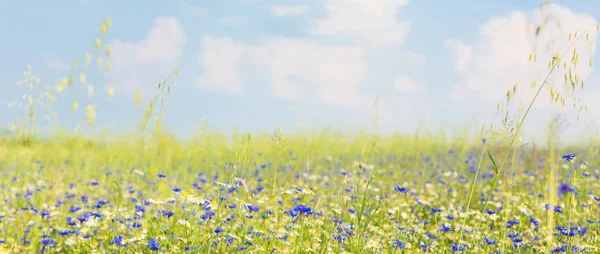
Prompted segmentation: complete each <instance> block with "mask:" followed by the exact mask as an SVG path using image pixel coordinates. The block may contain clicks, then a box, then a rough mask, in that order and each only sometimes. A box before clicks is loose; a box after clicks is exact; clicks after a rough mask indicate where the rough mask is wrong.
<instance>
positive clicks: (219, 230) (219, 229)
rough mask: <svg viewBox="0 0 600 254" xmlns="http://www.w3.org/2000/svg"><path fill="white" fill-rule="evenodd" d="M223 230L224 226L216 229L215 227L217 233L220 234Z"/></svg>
mask: <svg viewBox="0 0 600 254" xmlns="http://www.w3.org/2000/svg"><path fill="white" fill-rule="evenodd" d="M221 232H223V229H222V228H216V229H215V233H217V234H218V233H221Z"/></svg>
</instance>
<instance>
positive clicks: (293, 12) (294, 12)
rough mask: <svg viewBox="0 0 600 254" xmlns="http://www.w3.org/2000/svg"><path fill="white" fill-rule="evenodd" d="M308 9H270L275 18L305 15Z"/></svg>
mask: <svg viewBox="0 0 600 254" xmlns="http://www.w3.org/2000/svg"><path fill="white" fill-rule="evenodd" d="M309 9H310V7H309V6H308V5H287V6H286V5H275V6H272V7H271V12H273V14H274V15H275V16H277V17H285V16H298V15H302V14H304V13H306V12H307V11H308V10H309Z"/></svg>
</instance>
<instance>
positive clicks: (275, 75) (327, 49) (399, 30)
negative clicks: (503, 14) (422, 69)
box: [197, 0, 425, 108]
mask: <svg viewBox="0 0 600 254" xmlns="http://www.w3.org/2000/svg"><path fill="white" fill-rule="evenodd" d="M406 3H407V1H396V0H394V1H392V0H385V1H382V0H374V1H368V2H367V1H357V0H352V1H340V0H326V1H325V7H326V9H327V11H328V15H327V16H326V17H325V18H324V19H322V20H315V22H312V23H311V24H313V25H314V26H313V27H311V28H310V29H309V32H312V33H314V34H317V35H318V36H317V37H318V38H313V39H309V38H293V39H291V38H282V37H267V38H263V39H262V40H260V41H259V42H258V43H255V44H245V43H238V42H234V41H233V40H231V39H229V38H217V37H211V36H205V38H204V43H203V47H202V52H203V53H202V55H201V57H200V63H201V65H202V67H203V71H204V73H203V74H202V76H201V77H200V78H199V79H198V80H197V84H198V86H199V87H201V88H204V89H211V90H221V91H226V92H231V93H241V92H243V91H244V90H245V89H244V86H245V85H247V84H248V83H249V82H248V81H249V79H250V77H259V78H262V79H266V80H267V83H268V85H269V87H270V93H271V95H273V96H275V97H278V98H281V99H284V100H289V101H308V102H318V103H321V104H326V105H333V106H340V107H354V108H356V107H363V106H364V105H363V104H364V103H363V101H364V99H365V98H371V97H373V95H370V94H369V91H368V86H366V84H365V83H366V80H367V71H368V69H369V68H376V66H369V64H368V63H369V62H370V61H369V60H370V58H372V57H373V56H374V55H377V54H381V52H383V51H384V48H382V47H379V46H395V47H397V46H401V44H402V43H403V42H404V40H405V37H406V33H407V32H408V30H409V29H410V23H409V22H398V21H397V20H396V17H395V16H396V10H397V9H398V8H400V7H402V6H404V5H405V4H406ZM307 10H308V7H302V6H295V7H294V8H292V7H290V6H286V7H281V8H279V9H278V8H277V7H274V8H273V9H272V11H273V12H274V13H275V15H278V16H285V15H292V14H294V15H296V14H300V13H303V12H305V11H307ZM322 39H324V40H325V41H330V39H334V41H337V42H339V43H331V42H328V43H325V42H322ZM385 49H388V48H387V47H386V48H385ZM400 52H401V51H400ZM398 55H401V56H402V57H401V59H398V58H395V59H392V60H390V61H386V63H385V64H390V65H395V64H398V63H399V62H411V64H415V63H416V64H424V63H425V59H424V57H423V56H422V55H420V54H416V53H413V52H401V53H399V54H398ZM393 86H394V83H393V79H392V80H390V81H389V84H388V89H393ZM246 89H248V90H249V88H246Z"/></svg>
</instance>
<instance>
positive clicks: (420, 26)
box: [0, 0, 600, 136]
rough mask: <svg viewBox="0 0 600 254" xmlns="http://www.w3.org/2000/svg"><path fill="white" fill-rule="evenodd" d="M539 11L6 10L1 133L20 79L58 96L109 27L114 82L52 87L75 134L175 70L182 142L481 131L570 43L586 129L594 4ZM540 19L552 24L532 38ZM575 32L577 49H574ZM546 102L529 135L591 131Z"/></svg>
mask: <svg viewBox="0 0 600 254" xmlns="http://www.w3.org/2000/svg"><path fill="white" fill-rule="evenodd" d="M542 2H543V1H522V0H506V1H475V0H462V1H434V0H419V1H417V0H368V1H365V0H320V1H316V0H302V1H301V0H297V1H295V0H286V1H281V0H278V1H275V0H220V1H204V0H201V1H191V0H186V1H184V0H172V1H137V0H135V1H116V0H108V1H98V0H59V1H16V0H14V1H10V0H0V33H1V34H2V35H3V39H2V40H0V56H2V57H0V66H1V68H0V85H1V86H2V92H0V106H2V107H4V109H2V110H0V126H3V127H7V128H8V126H11V124H12V123H13V122H15V121H17V120H19V119H22V118H23V117H24V114H23V111H20V110H19V109H18V106H15V104H14V101H17V102H18V101H20V100H21V98H22V95H23V94H24V93H26V92H27V89H26V87H24V86H18V85H17V82H18V81H19V80H22V79H23V78H24V72H25V71H26V70H27V68H28V66H31V68H32V69H31V70H32V73H33V74H34V75H35V76H37V77H39V78H40V84H39V85H37V87H38V88H36V89H38V90H36V91H42V89H43V88H44V87H46V86H48V87H50V88H51V89H54V90H56V87H57V83H56V82H57V80H60V79H61V78H62V77H64V76H66V75H69V73H71V72H72V68H71V66H72V64H71V63H72V62H73V61H74V60H75V59H79V60H80V61H83V59H84V56H85V54H86V53H87V52H89V51H90V50H92V49H93V48H94V41H95V39H96V37H97V36H98V35H99V27H100V24H101V23H102V22H104V20H105V18H106V17H108V16H110V17H111V19H112V24H111V27H110V29H109V31H108V33H107V34H106V36H105V37H103V38H102V41H101V43H102V44H105V43H106V44H108V45H110V48H111V56H110V61H111V62H112V67H111V69H110V71H108V72H106V71H103V70H102V68H101V67H95V64H94V63H95V62H96V59H95V58H94V59H93V60H92V64H91V65H90V67H89V68H90V69H89V71H87V72H86V73H87V79H86V81H85V84H83V85H80V84H78V83H77V82H76V84H75V86H74V88H69V89H67V90H65V91H63V92H61V93H58V92H56V91H54V92H53V93H54V95H55V97H56V99H55V101H54V103H53V104H52V105H51V106H50V109H51V110H52V111H53V112H55V113H56V115H57V117H58V121H59V122H60V123H61V124H62V125H63V126H65V127H67V128H69V129H73V128H75V127H76V126H77V124H78V122H80V120H82V119H84V118H85V108H86V106H87V105H88V104H90V105H93V106H94V108H95V110H96V113H97V119H96V125H97V126H99V127H105V128H110V129H113V130H114V131H115V132H121V131H128V130H135V128H136V126H137V125H138V123H139V122H140V120H141V118H142V115H143V107H142V108H139V107H136V106H135V105H134V100H135V98H136V94H137V92H136V91H142V94H143V96H142V99H143V104H144V105H145V104H147V103H149V101H150V99H151V97H152V95H153V93H155V90H153V87H154V85H155V84H156V83H157V82H160V81H162V80H164V79H165V78H166V77H167V76H169V75H170V74H172V73H173V72H174V71H175V69H179V75H178V78H177V86H176V87H173V88H172V90H171V94H170V96H171V100H172V103H170V104H166V105H165V116H164V118H163V119H164V122H165V124H166V126H167V127H168V129H169V130H171V131H172V132H174V133H176V134H178V135H181V136H186V135H189V134H191V133H194V132H195V131H197V129H198V128H199V127H200V126H201V125H202V124H206V125H208V126H210V127H211V128H214V129H216V130H219V131H222V132H231V131H234V130H240V131H251V132H263V131H272V130H274V129H276V128H278V127H280V126H283V128H284V129H286V130H291V131H294V130H301V129H302V128H304V129H323V128H340V129H344V130H357V129H368V130H376V131H379V132H381V133H392V132H402V133H412V132H415V131H416V130H418V129H419V128H420V127H426V128H429V129H432V130H436V129H453V128H461V127H463V126H470V127H473V129H474V130H478V129H480V128H481V126H482V125H483V124H489V123H491V122H494V121H496V122H497V121H498V119H500V118H501V116H499V115H497V114H496V111H497V104H498V103H499V102H503V101H505V96H506V90H507V89H510V88H512V87H513V86H514V85H519V92H518V93H517V94H518V96H517V97H516V99H515V101H514V103H516V104H518V101H519V100H522V101H523V103H524V104H526V105H527V103H528V102H529V101H530V100H531V97H532V96H533V92H532V90H531V89H529V87H530V84H531V83H532V82H533V81H537V82H538V83H541V81H542V80H543V79H544V77H545V75H546V74H547V73H548V68H547V66H548V62H549V61H550V59H551V58H552V56H553V55H555V53H557V52H562V51H565V50H566V49H568V48H569V46H570V45H571V43H574V46H575V48H577V51H578V54H579V64H578V65H577V67H573V72H574V73H577V74H578V75H579V78H580V79H581V80H584V81H585V88H584V90H583V92H582V91H581V90H577V94H576V95H577V98H579V99H580V102H581V105H586V106H588V109H589V115H588V116H587V117H583V118H585V119H588V120H590V121H595V120H596V119H598V120H600V101H598V100H597V99H596V98H600V86H599V84H598V81H600V76H599V75H598V73H597V72H596V70H595V66H593V65H592V66H591V67H590V65H589V62H590V60H597V57H596V56H595V53H594V49H595V47H596V43H595V40H596V39H597V33H596V29H595V25H596V23H597V19H598V17H600V2H596V1H584V0H572V1H566V0H563V1H553V4H552V5H551V6H549V7H547V8H544V9H540V4H541V3H542ZM548 14H549V15H551V16H547V15H548ZM546 17H551V19H550V23H548V25H546V26H544V27H545V28H544V29H543V30H542V31H541V32H540V35H539V36H538V37H535V36H534V33H535V28H536V26H537V25H538V24H542V23H543V22H544V21H545V20H546ZM557 24H559V25H557ZM576 31H577V32H578V33H579V37H578V38H579V39H578V40H572V41H569V39H568V38H569V34H570V33H574V32H576ZM586 33H589V34H588V35H587V37H588V38H587V39H586V38H583V37H585V36H584V34H586ZM532 52H536V59H537V61H536V62H535V63H532V62H530V61H529V60H528V57H529V55H530V54H531V53H532ZM567 55H568V56H569V58H570V56H571V55H572V52H571V53H570V54H567ZM565 72H567V73H568V71H567V69H559V70H557V71H556V72H555V73H554V75H555V76H552V79H551V81H552V82H551V83H550V84H551V85H552V86H555V87H556V88H557V89H561V87H562V86H563V83H562V81H563V80H562V79H563V76H562V75H564V73H565ZM77 73H78V72H76V76H78V75H79V74H77ZM89 85H92V86H93V87H94V90H93V94H91V95H89V94H88V89H87V86H89ZM109 88H112V89H114V95H113V96H109V92H108V90H109ZM563 94H564V93H563ZM36 96H37V94H36ZM540 97H541V98H540V100H539V101H538V102H539V103H538V104H536V106H534V107H533V108H532V111H531V113H530V114H531V115H530V117H531V118H530V122H528V124H527V125H526V128H525V130H526V133H528V134H530V135H543V134H542V133H543V131H540V130H542V129H543V128H544V126H545V125H546V123H547V120H548V118H549V117H550V116H551V113H552V112H559V113H564V114H566V116H567V118H569V119H570V121H569V123H570V124H569V130H568V131H567V132H571V133H576V132H578V131H580V130H581V129H582V128H586V127H588V126H589V124H587V125H586V123H585V121H584V120H579V121H578V120H577V119H576V113H575V110H573V109H572V107H571V106H570V104H571V103H570V102H569V100H567V103H566V104H567V106H566V109H562V108H560V107H556V106H553V104H552V103H549V99H547V98H548V95H547V92H546V91H545V90H544V91H543V92H542V95H541V96H540ZM75 100H77V102H78V104H79V107H78V110H77V111H74V110H73V109H72V104H73V102H74V101H75ZM9 104H12V107H8V105H9ZM516 104H515V105H516ZM511 113H514V114H516V112H515V111H514V110H513V111H511ZM38 115H39V116H38V120H39V122H40V123H39V124H40V126H45V125H44V124H45V121H44V119H43V118H42V117H41V115H43V113H42V112H40V113H38Z"/></svg>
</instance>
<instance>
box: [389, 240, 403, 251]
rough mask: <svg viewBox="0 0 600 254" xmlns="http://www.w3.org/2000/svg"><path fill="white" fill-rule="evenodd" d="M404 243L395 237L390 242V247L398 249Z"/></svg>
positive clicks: (401, 247)
mask: <svg viewBox="0 0 600 254" xmlns="http://www.w3.org/2000/svg"><path fill="white" fill-rule="evenodd" d="M405 246H406V245H405V244H404V242H403V241H400V240H398V239H396V240H395V241H393V242H392V247H393V248H394V249H396V248H398V249H404V247H405Z"/></svg>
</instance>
